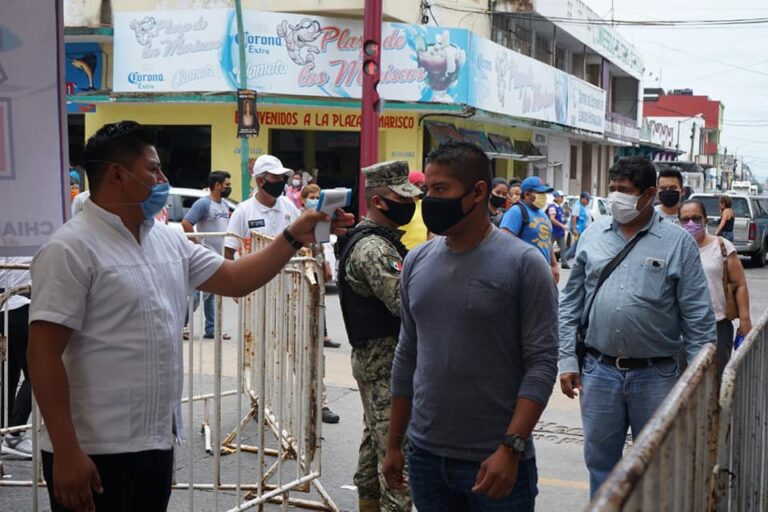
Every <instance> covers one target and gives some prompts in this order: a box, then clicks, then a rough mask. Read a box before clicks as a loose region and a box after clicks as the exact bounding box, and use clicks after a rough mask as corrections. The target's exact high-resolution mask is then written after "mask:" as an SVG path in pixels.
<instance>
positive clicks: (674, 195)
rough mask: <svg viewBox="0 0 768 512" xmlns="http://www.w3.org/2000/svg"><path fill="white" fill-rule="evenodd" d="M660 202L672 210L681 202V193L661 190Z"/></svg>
mask: <svg viewBox="0 0 768 512" xmlns="http://www.w3.org/2000/svg"><path fill="white" fill-rule="evenodd" d="M659 201H661V204H663V205H664V206H666V207H668V208H671V207H673V206H675V205H676V204H677V203H679V202H680V192H678V191H677V190H661V191H659Z"/></svg>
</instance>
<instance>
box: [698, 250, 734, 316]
mask: <svg viewBox="0 0 768 512" xmlns="http://www.w3.org/2000/svg"><path fill="white" fill-rule="evenodd" d="M720 240H722V241H723V243H724V244H725V252H726V253H727V254H728V256H730V255H731V254H733V253H734V252H736V248H735V247H734V246H733V244H732V243H731V242H729V241H728V240H726V239H725V238H720ZM699 255H700V256H701V265H702V266H703V267H704V274H705V275H706V276H707V284H708V285H709V296H710V297H711V298H712V309H713V310H714V312H715V320H716V321H718V322H719V321H720V320H725V310H726V303H725V290H724V289H723V253H722V252H721V251H720V243H719V242H718V239H717V238H715V239H714V240H713V241H712V242H710V243H708V244H707V245H705V246H704V247H699Z"/></svg>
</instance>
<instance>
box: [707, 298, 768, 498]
mask: <svg viewBox="0 0 768 512" xmlns="http://www.w3.org/2000/svg"><path fill="white" fill-rule="evenodd" d="M767 324H768V311H766V313H765V314H763V316H762V318H760V320H759V321H758V322H757V324H756V325H754V326H753V328H752V331H750V333H749V334H748V335H747V337H746V338H745V340H744V342H743V343H742V345H741V347H739V348H738V349H737V350H736V351H735V352H734V354H733V356H732V357H731V359H730V361H728V364H727V365H726V366H725V369H724V370H723V377H722V384H721V387H720V442H719V448H718V464H717V467H716V468H715V473H716V476H717V478H718V502H717V510H719V511H764V510H768V330H766V325H767Z"/></svg>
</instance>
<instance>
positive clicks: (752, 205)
mask: <svg viewBox="0 0 768 512" xmlns="http://www.w3.org/2000/svg"><path fill="white" fill-rule="evenodd" d="M722 195H723V194H721V193H709V194H707V193H703V194H693V195H692V196H691V199H698V200H699V201H701V202H702V203H703V204H704V208H706V210H707V229H708V231H709V232H710V233H711V234H714V233H715V230H716V229H717V226H718V225H719V224H720V206H719V205H720V196H722ZM728 195H729V196H730V197H731V199H732V201H733V213H734V217H735V221H734V226H733V245H734V246H735V247H736V252H738V253H739V254H740V255H742V256H749V257H750V258H751V259H752V264H753V265H755V266H757V267H763V266H765V257H766V253H767V252H768V197H766V196H746V195H741V194H733V193H729V194H728Z"/></svg>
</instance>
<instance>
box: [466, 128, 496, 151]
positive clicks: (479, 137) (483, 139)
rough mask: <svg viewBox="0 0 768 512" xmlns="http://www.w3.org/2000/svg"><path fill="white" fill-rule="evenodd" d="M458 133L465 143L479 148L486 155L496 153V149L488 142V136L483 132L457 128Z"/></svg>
mask: <svg viewBox="0 0 768 512" xmlns="http://www.w3.org/2000/svg"><path fill="white" fill-rule="evenodd" d="M459 133H460V134H461V136H462V137H464V140H465V141H467V142H471V143H472V144H475V145H477V146H479V147H480V148H482V150H483V151H485V152H486V153H496V148H495V147H494V146H493V144H492V143H491V141H490V140H488V136H487V135H486V134H485V132H481V131H479V130H467V129H465V128H459Z"/></svg>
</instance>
